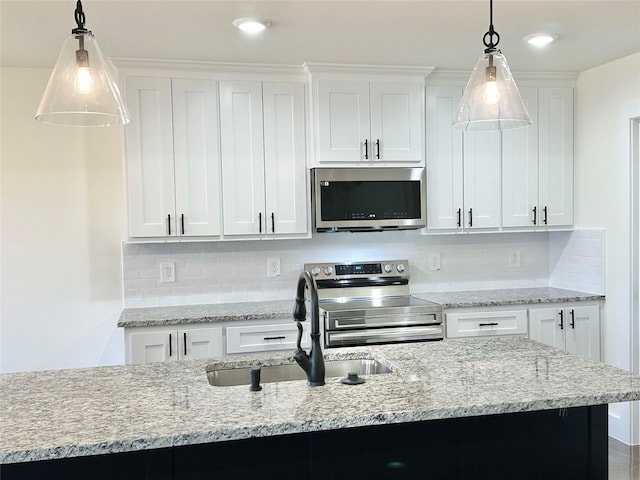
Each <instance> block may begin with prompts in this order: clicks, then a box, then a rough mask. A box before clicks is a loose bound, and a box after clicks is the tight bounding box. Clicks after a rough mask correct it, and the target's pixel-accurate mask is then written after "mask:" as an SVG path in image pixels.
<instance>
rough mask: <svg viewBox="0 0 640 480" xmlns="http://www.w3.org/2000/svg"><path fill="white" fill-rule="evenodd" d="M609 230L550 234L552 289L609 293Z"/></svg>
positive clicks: (550, 282) (550, 276) (585, 230)
mask: <svg viewBox="0 0 640 480" xmlns="http://www.w3.org/2000/svg"><path fill="white" fill-rule="evenodd" d="M605 238H606V237H605V230H604V229H584V230H574V231H572V232H552V233H550V234H549V286H551V287H557V288H566V289H569V290H579V291H582V292H588V293H599V294H603V295H604V293H605V284H604V279H605V256H604V251H605Z"/></svg>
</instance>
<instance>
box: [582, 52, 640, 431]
mask: <svg viewBox="0 0 640 480" xmlns="http://www.w3.org/2000/svg"><path fill="white" fill-rule="evenodd" d="M638 102H640V53H636V54H634V55H631V56H628V57H625V58H621V59H619V60H616V61H614V62H611V63H608V64H605V65H601V66H598V67H595V68H592V69H590V70H586V71H584V72H582V73H581V74H580V75H579V77H578V80H577V83H576V128H575V131H576V145H575V146H576V149H575V158H576V164H575V179H576V182H575V183H576V192H575V204H576V211H575V218H576V225H577V226H578V227H603V228H605V229H606V237H607V240H606V258H607V264H606V295H607V301H606V302H605V307H604V322H603V326H602V335H603V341H604V343H603V345H604V349H603V350H604V361H605V362H607V363H609V364H612V365H615V366H617V367H620V368H623V369H625V370H631V368H632V365H631V336H630V332H631V323H630V322H631V311H630V305H631V302H630V299H631V292H630V284H631V282H630V272H631V271H630V260H631V259H630V251H631V246H630V237H629V231H630V198H631V197H630V192H629V177H630V169H629V158H628V150H627V149H628V145H627V144H625V141H624V136H625V135H624V131H623V125H624V122H623V118H622V117H623V113H624V112H625V110H626V109H627V108H628V106H629V105H631V104H634V103H638ZM627 141H628V136H627ZM629 410H630V405H629V404H622V405H615V406H612V408H611V409H610V424H609V428H610V433H611V434H612V435H613V436H615V437H616V438H620V439H621V440H623V441H626V442H629V441H630V431H629V427H630V424H631V422H630V421H629Z"/></svg>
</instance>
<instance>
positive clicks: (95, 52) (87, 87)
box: [36, 31, 131, 127]
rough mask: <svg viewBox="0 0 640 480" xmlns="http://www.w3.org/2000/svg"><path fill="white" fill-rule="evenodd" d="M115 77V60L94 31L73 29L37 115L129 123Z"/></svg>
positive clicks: (56, 120) (64, 121)
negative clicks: (104, 52)
mask: <svg viewBox="0 0 640 480" xmlns="http://www.w3.org/2000/svg"><path fill="white" fill-rule="evenodd" d="M115 79H116V73H115V68H114V66H113V64H112V63H111V61H110V60H109V59H108V58H106V57H105V56H104V55H103V54H102V52H101V51H100V47H99V46H98V43H97V42H96V40H95V38H94V36H93V35H92V34H91V32H90V31H85V32H81V33H72V34H71V35H69V36H68V37H67V39H66V40H65V43H64V45H63V46H62V50H61V51H60V55H59V57H58V61H57V62H56V65H55V67H54V68H53V72H52V73H51V77H50V78H49V83H48V84H47V88H46V89H45V92H44V95H43V96H42V100H41V101H40V106H39V107H38V111H37V113H36V119H37V120H40V121H42V122H44V123H50V124H56V125H68V126H87V127H101V126H110V125H124V124H126V123H129V122H130V121H131V116H130V115H129V112H128V111H127V107H126V106H125V104H124V102H123V101H122V98H121V96H120V91H119V89H118V85H117V84H116V81H115Z"/></svg>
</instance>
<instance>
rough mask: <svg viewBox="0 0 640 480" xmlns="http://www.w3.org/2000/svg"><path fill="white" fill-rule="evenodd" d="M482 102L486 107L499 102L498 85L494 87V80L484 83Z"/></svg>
mask: <svg viewBox="0 0 640 480" xmlns="http://www.w3.org/2000/svg"><path fill="white" fill-rule="evenodd" d="M482 101H483V102H484V103H486V104H487V105H495V104H496V103H498V102H499V101H500V89H499V88H498V85H496V82H495V80H492V81H491V80H489V81H487V82H485V84H484V88H483V92H482Z"/></svg>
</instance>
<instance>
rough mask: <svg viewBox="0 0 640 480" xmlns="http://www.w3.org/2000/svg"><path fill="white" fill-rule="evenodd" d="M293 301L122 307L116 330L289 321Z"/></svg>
mask: <svg viewBox="0 0 640 480" xmlns="http://www.w3.org/2000/svg"><path fill="white" fill-rule="evenodd" d="M293 304H294V300H293V299H291V300H282V301H270V302H246V303H218V304H207V305H177V306H171V307H147V308H125V309H124V310H123V311H122V314H121V315H120V320H119V321H118V326H119V327H148V326H153V325H178V324H188V323H211V322H228V321H233V320H248V319H255V320H258V319H265V318H267V319H268V318H281V317H288V318H291V317H292V315H293Z"/></svg>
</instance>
